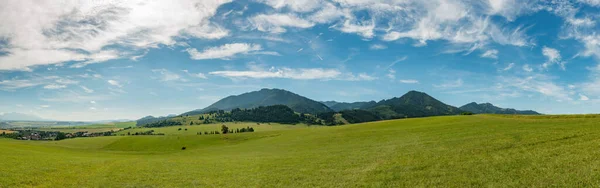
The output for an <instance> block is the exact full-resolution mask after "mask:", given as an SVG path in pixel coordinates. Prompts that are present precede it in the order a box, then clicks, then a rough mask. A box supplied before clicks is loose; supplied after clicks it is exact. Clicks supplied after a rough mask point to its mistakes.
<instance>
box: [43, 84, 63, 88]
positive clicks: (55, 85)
mask: <svg viewBox="0 0 600 188" xmlns="http://www.w3.org/2000/svg"><path fill="white" fill-rule="evenodd" d="M66 87H67V86H66V85H60V84H49V85H46V86H44V89H62V88H66Z"/></svg>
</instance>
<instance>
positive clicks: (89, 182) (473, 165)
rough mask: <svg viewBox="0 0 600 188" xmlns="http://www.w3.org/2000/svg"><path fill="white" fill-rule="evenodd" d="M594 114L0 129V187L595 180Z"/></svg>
mask: <svg viewBox="0 0 600 188" xmlns="http://www.w3.org/2000/svg"><path fill="white" fill-rule="evenodd" d="M599 120H600V118H598V117H595V116H590V117H571V116H569V117H565V118H537V117H536V118H527V117H521V116H518V117H517V116H515V117H512V116H489V115H478V116H451V117H433V118H416V119H404V120H394V121H381V122H373V123H365V124H356V125H345V126H337V127H314V126H313V127H307V126H298V127H289V126H286V125H270V126H272V127H271V128H268V127H265V128H257V126H253V127H255V128H256V130H257V132H254V133H242V134H231V135H202V136H198V135H195V132H197V131H192V130H188V132H189V133H192V134H188V133H181V132H180V131H177V129H174V127H168V128H164V131H165V133H166V134H167V135H166V136H113V137H99V138H77V139H70V140H64V141H59V142H34V141H18V140H10V139H0V167H2V170H0V187H21V186H25V187H28V186H39V187H50V186H52V187H173V186H177V187H182V186H186V187H192V186H197V187H415V186H420V187H431V186H440V187H442V186H443V187H465V186H475V187H482V186H486V187H487V186H494V187H515V186H520V187H523V186H527V187H549V186H561V187H565V186H569V187H575V186H576V187H581V186H590V187H592V186H593V187H597V186H600V171H599V170H600V160H599V158H598V156H600V150H598V146H599V145H600V137H599V135H600V127H599V125H598V123H597V122H598V121H599ZM202 126H209V125H200V126H190V127H191V128H190V129H198V130H200V129H202V128H204V127H202ZM213 126H215V127H217V126H220V125H213ZM228 126H230V127H231V126H233V125H228ZM265 126H266V125H265ZM208 128H212V127H208ZM133 130H136V129H133ZM155 131H158V130H156V129H155ZM161 131H163V130H161ZM182 146H185V147H187V149H186V150H181V147H182Z"/></svg>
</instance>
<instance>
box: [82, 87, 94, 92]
mask: <svg viewBox="0 0 600 188" xmlns="http://www.w3.org/2000/svg"><path fill="white" fill-rule="evenodd" d="M80 87H81V89H83V91H84V92H86V93H94V90H93V89H90V88H87V87H85V86H80Z"/></svg>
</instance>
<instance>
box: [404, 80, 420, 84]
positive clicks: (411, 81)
mask: <svg viewBox="0 0 600 188" xmlns="http://www.w3.org/2000/svg"><path fill="white" fill-rule="evenodd" d="M400 83H403V84H418V83H419V80H400Z"/></svg>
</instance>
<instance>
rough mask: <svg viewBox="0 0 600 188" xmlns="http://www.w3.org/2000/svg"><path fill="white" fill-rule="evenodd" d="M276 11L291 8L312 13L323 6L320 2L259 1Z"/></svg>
mask: <svg viewBox="0 0 600 188" xmlns="http://www.w3.org/2000/svg"><path fill="white" fill-rule="evenodd" d="M258 2H262V3H265V4H267V5H269V6H271V7H273V8H275V9H283V8H289V9H290V10H292V11H295V12H310V11H313V10H316V9H317V8H319V7H320V6H322V1H320V0H294V1H289V0H259V1H258Z"/></svg>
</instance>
